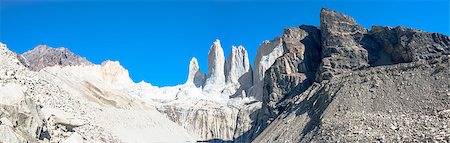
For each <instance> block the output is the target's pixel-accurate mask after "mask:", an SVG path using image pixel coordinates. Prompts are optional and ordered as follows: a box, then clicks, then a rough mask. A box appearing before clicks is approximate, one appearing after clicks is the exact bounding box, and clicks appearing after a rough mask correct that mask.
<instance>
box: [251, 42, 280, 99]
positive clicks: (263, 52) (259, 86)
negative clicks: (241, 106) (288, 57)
mask: <svg viewBox="0 0 450 143" xmlns="http://www.w3.org/2000/svg"><path fill="white" fill-rule="evenodd" d="M283 53H284V49H283V43H282V38H281V37H277V38H275V39H274V40H272V41H264V42H263V43H262V45H261V46H260V47H259V48H258V52H257V53H256V57H255V61H254V66H255V68H254V70H253V87H252V90H251V94H250V95H251V96H252V97H254V98H255V99H257V100H259V101H262V94H263V86H264V81H263V80H264V73H265V72H266V70H267V69H269V68H270V66H272V64H273V63H274V62H275V60H276V59H277V58H278V57H280V56H282V55H283Z"/></svg>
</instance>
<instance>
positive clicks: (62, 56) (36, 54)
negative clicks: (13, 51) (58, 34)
mask: <svg viewBox="0 0 450 143" xmlns="http://www.w3.org/2000/svg"><path fill="white" fill-rule="evenodd" d="M20 57H21V58H19V60H21V62H22V63H23V64H24V65H28V68H30V69H31V70H34V71H39V70H41V69H42V68H45V67H48V66H56V65H59V66H75V65H92V63H91V62H89V61H88V60H86V58H82V57H80V56H78V55H76V54H74V53H72V52H71V51H69V50H68V49H66V48H51V47H48V46H46V45H39V46H37V47H36V48H34V49H33V50H30V51H27V52H25V53H23V54H22V56H20Z"/></svg>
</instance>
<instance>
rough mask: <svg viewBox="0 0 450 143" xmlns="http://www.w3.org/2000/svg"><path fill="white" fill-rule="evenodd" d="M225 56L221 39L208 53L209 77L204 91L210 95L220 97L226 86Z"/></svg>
mask: <svg viewBox="0 0 450 143" xmlns="http://www.w3.org/2000/svg"><path fill="white" fill-rule="evenodd" d="M224 64H225V56H224V53H223V49H222V46H221V45H220V41H219V39H217V40H216V41H215V42H214V44H213V45H212V46H211V49H210V50H209V52H208V77H207V79H206V82H205V86H204V87H203V91H204V92H206V93H209V94H210V95H220V94H221V92H222V90H223V87H224V85H225V73H224Z"/></svg>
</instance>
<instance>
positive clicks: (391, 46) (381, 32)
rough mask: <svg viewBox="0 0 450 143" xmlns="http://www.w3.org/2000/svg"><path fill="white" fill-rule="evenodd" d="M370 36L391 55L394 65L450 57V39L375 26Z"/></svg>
mask: <svg viewBox="0 0 450 143" xmlns="http://www.w3.org/2000/svg"><path fill="white" fill-rule="evenodd" d="M369 35H370V36H371V37H373V39H374V40H375V41H376V42H378V43H379V44H380V46H381V47H382V49H383V50H384V51H385V52H386V53H389V56H390V57H391V58H392V60H393V62H394V63H405V62H413V61H418V60H419V59H425V60H426V59H431V58H436V57H439V56H442V55H450V39H449V37H447V36H445V35H442V34H438V33H427V32H423V31H419V30H415V29H412V28H406V27H400V26H399V27H395V28H391V27H385V26H373V27H372V30H371V31H370V32H369Z"/></svg>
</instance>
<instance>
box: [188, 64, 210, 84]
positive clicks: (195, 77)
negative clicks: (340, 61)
mask: <svg viewBox="0 0 450 143" xmlns="http://www.w3.org/2000/svg"><path fill="white" fill-rule="evenodd" d="M205 80H206V75H205V74H204V73H203V72H201V71H200V67H199V66H198V62H197V59H196V58H195V57H192V59H191V61H190V62H189V75H188V79H187V81H186V83H187V84H193V85H195V87H201V86H203V84H205Z"/></svg>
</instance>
